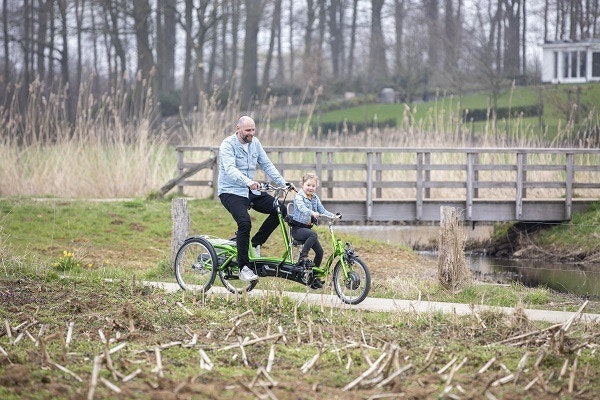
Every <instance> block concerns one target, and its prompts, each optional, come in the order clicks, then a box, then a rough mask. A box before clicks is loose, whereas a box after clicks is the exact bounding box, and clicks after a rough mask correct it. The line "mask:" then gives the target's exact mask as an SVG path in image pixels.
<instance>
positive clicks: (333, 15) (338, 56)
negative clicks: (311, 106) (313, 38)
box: [328, 0, 344, 76]
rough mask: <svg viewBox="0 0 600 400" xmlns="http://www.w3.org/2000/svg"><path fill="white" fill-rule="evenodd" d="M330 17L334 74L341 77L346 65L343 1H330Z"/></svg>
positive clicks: (330, 44)
mask: <svg viewBox="0 0 600 400" xmlns="http://www.w3.org/2000/svg"><path fill="white" fill-rule="evenodd" d="M328 16H329V19H328V22H329V46H330V49H331V66H332V73H333V76H341V73H342V70H341V68H342V65H344V26H343V21H344V6H343V3H342V1H341V0H331V1H330V3H329V8H328Z"/></svg>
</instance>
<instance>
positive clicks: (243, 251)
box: [218, 116, 289, 282]
mask: <svg viewBox="0 0 600 400" xmlns="http://www.w3.org/2000/svg"><path fill="white" fill-rule="evenodd" d="M255 133H256V125H255V124H254V120H252V118H250V117H248V116H243V117H241V118H240V119H239V120H238V123H237V125H236V127H235V133H234V134H233V135H231V136H228V137H226V138H225V139H224V140H223V142H222V143H221V147H220V148H219V180H218V188H219V189H218V195H219V199H220V200H221V204H223V206H224V207H225V208H226V209H227V211H229V213H230V214H231V215H232V216H233V219H234V220H235V222H236V223H237V234H236V246H237V257H238V259H237V261H238V266H239V267H240V279H241V280H243V281H246V282H248V281H253V280H256V279H258V275H256V273H255V272H254V271H252V269H250V268H249V265H250V260H249V257H248V248H249V244H250V230H251V229H252V223H251V221H250V214H249V213H248V206H249V205H250V203H252V208H254V209H255V210H256V211H258V212H261V213H263V214H269V216H268V217H267V218H266V219H265V221H264V222H263V224H262V226H261V227H260V229H259V230H258V232H256V234H255V235H254V236H253V237H252V246H253V247H254V248H255V249H256V250H255V252H256V253H257V255H259V253H258V251H259V249H260V246H261V245H262V244H263V243H265V242H266V241H267V239H268V238H269V236H270V235H271V233H272V232H273V231H274V230H275V228H277V225H278V224H279V221H278V219H277V209H276V208H275V207H274V206H273V204H274V200H275V199H274V198H273V196H271V195H270V194H268V193H265V192H260V191H259V190H257V189H259V187H260V183H258V182H256V181H255V180H254V172H255V171H256V165H257V164H258V165H260V167H261V168H262V170H263V171H264V172H265V174H266V175H267V176H268V177H269V178H271V179H272V180H273V181H275V183H276V184H277V185H279V186H284V185H289V184H288V183H287V182H286V181H285V179H283V177H282V176H281V174H280V173H279V171H277V168H275V166H274V165H273V163H272V162H271V160H270V159H269V157H268V156H267V153H266V152H265V150H264V149H263V147H262V145H261V143H260V141H259V140H258V139H257V138H256V137H255V136H254V135H255ZM280 206H281V205H280ZM280 208H281V211H282V213H283V216H284V217H285V215H286V214H287V211H286V210H285V207H280Z"/></svg>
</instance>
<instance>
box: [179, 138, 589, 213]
mask: <svg viewBox="0 0 600 400" xmlns="http://www.w3.org/2000/svg"><path fill="white" fill-rule="evenodd" d="M218 150H219V149H218V147H192V146H179V147H177V152H178V171H179V175H180V176H183V175H184V174H185V172H186V170H187V171H189V170H190V169H193V168H197V167H198V165H200V164H201V163H202V162H204V163H205V164H204V166H205V168H204V169H203V170H200V171H199V172H197V173H196V174H195V175H193V176H191V177H188V178H186V179H183V180H181V181H180V182H179V183H178V189H179V192H180V193H183V190H184V188H185V187H192V186H196V187H204V188H212V189H215V188H216V182H217V177H218V167H217V164H216V160H217V158H218ZM265 150H266V151H267V153H268V154H269V156H270V158H271V160H272V161H273V162H274V164H275V165H276V166H277V168H278V169H279V171H280V172H281V173H282V175H283V176H284V177H285V178H286V179H287V180H290V181H292V182H295V183H299V181H300V179H301V176H302V174H303V173H304V172H306V171H313V172H316V174H317V175H318V176H319V177H320V187H319V188H318V194H319V196H320V197H321V198H322V199H323V200H329V201H334V200H340V201H342V200H343V201H345V202H348V201H353V202H361V203H364V205H365V209H364V210H365V213H366V219H367V220H369V219H371V217H372V215H373V207H374V205H376V204H377V202H384V201H398V202H414V204H415V219H417V220H421V219H422V218H423V213H424V211H423V207H424V205H425V204H426V203H427V202H428V201H430V200H433V199H435V200H444V199H445V200H448V201H453V202H457V201H458V202H460V203H461V204H464V212H465V219H467V220H472V219H473V206H474V204H476V203H477V202H481V201H484V200H506V201H510V202H512V203H513V206H514V219H516V220H522V219H523V205H524V203H525V202H527V201H528V200H535V201H538V202H539V201H543V200H553V201H560V202H562V203H564V217H565V219H570V218H571V213H572V205H573V201H574V199H590V200H597V199H600V149H581V148H562V149H560V148H351V147H344V148H340V147H307V148H298V147H265ZM192 154H196V156H195V157H196V158H198V157H201V158H202V159H200V160H196V161H193V162H192V161H189V157H191V156H192ZM198 154H199V155H198ZM207 159H212V160H213V162H212V163H207V162H206V160H207ZM256 179H257V180H260V179H265V178H264V176H261V175H259V176H258V177H256ZM215 192H216V190H213V195H214V196H216V193H215Z"/></svg>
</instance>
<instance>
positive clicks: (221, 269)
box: [173, 183, 371, 304]
mask: <svg viewBox="0 0 600 400" xmlns="http://www.w3.org/2000/svg"><path fill="white" fill-rule="evenodd" d="M260 190H261V191H268V192H272V193H273V197H274V198H275V201H274V205H275V208H276V209H277V215H278V220H279V230H280V233H281V236H282V238H283V242H284V244H285V251H284V252H283V254H282V256H281V257H259V256H257V255H256V254H255V251H254V248H253V247H252V246H250V247H249V249H248V255H249V258H250V264H251V267H254V269H255V270H256V273H257V275H258V276H259V277H276V278H283V279H287V280H291V281H294V282H297V283H300V284H303V285H307V286H311V285H312V284H313V283H314V282H315V280H316V279H326V278H329V277H331V283H332V285H333V288H334V290H335V293H336V295H337V296H338V297H339V298H340V300H342V301H343V302H344V303H346V304H359V303H360V302H362V301H363V300H364V299H365V298H366V297H367V295H368V293H369V290H370V289H371V273H370V271H369V268H368V267H367V265H366V264H365V262H364V261H363V260H361V259H360V258H359V257H358V256H357V255H356V253H355V251H354V248H353V247H352V244H351V243H350V242H345V243H342V241H341V240H340V239H338V238H337V237H336V235H335V232H334V229H333V225H334V224H335V222H336V221H338V220H339V218H336V217H333V218H327V219H328V231H329V236H330V243H331V247H332V253H331V254H330V255H329V257H328V258H327V260H326V261H325V262H324V263H323V264H322V266H320V267H312V268H310V269H305V268H304V267H300V266H298V265H297V262H296V261H295V260H294V257H293V251H294V249H296V251H297V252H298V253H299V248H298V246H301V244H300V243H297V242H295V241H293V240H292V239H291V235H290V231H289V229H288V228H287V227H286V222H285V221H284V218H283V214H282V211H281V208H280V207H283V205H284V204H285V201H286V198H287V196H288V193H289V192H290V191H291V190H292V189H291V188H290V187H276V186H272V185H270V184H268V183H264V184H262V185H261V188H260ZM280 199H282V201H281V203H280ZM324 217H326V216H324ZM173 268H174V272H175V278H176V279H177V283H178V284H179V286H180V287H181V288H182V289H183V290H190V289H191V290H198V291H201V292H207V291H208V290H209V289H210V288H211V287H212V285H213V284H214V282H215V280H216V277H217V274H218V275H219V279H220V280H221V282H222V283H223V286H225V288H226V289H227V290H228V291H229V292H231V293H234V294H241V293H243V292H244V291H246V292H249V291H251V290H252V289H254V287H255V286H256V284H257V283H258V280H254V281H250V282H244V281H242V280H240V279H239V276H238V274H239V266H238V265H237V248H236V242H235V240H234V239H222V238H216V237H210V236H207V235H196V236H190V237H188V238H187V239H186V240H185V241H184V242H183V244H182V245H181V246H180V247H179V249H178V250H177V254H176V256H175V261H174V265H173Z"/></svg>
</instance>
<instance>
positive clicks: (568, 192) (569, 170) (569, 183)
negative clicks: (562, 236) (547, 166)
mask: <svg viewBox="0 0 600 400" xmlns="http://www.w3.org/2000/svg"><path fill="white" fill-rule="evenodd" d="M573 160H574V155H573V153H567V159H566V160H565V161H566V166H565V168H566V175H567V176H566V177H565V219H566V220H570V219H571V212H572V206H573V180H574V179H575V173H574V168H573Z"/></svg>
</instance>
